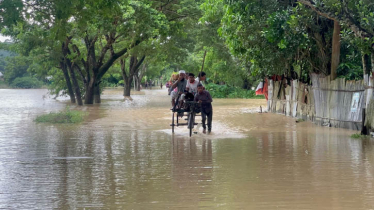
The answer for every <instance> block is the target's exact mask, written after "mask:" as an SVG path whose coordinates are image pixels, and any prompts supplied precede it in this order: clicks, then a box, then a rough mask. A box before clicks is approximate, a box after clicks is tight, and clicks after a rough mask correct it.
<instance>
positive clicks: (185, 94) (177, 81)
mask: <svg viewBox="0 0 374 210" xmlns="http://www.w3.org/2000/svg"><path fill="white" fill-rule="evenodd" d="M205 79H206V73H205V72H203V71H201V72H200V73H199V74H198V76H197V77H196V78H195V75H194V74H193V73H186V72H185V71H184V70H180V71H179V72H178V73H177V72H175V73H173V74H172V75H171V78H170V81H169V82H168V83H167V84H166V86H167V87H168V88H169V89H168V91H169V95H170V97H171V105H172V110H173V111H175V110H176V109H182V108H188V107H187V106H186V103H185V102H186V101H195V102H196V103H198V104H199V107H200V109H199V111H200V112H201V118H202V126H203V133H206V132H207V131H206V127H207V126H208V133H210V132H211V131H212V118H213V108H212V102H213V99H212V96H211V95H210V93H209V92H208V91H207V90H206V89H205V87H204V84H203V83H204V81H205ZM182 116H183V113H182ZM207 119H208V122H207V126H206V120H207Z"/></svg>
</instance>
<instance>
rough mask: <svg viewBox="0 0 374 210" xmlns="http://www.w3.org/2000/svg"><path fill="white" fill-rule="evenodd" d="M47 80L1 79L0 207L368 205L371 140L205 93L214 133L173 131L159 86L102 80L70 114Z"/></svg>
mask: <svg viewBox="0 0 374 210" xmlns="http://www.w3.org/2000/svg"><path fill="white" fill-rule="evenodd" d="M46 93H47V91H46V90H0V209H287V210H293V209H294V210H300V209H326V210H327V209H328V210H330V209H339V210H340V209H355V210H361V209H374V187H373V184H374V179H373V176H374V151H373V149H374V142H373V141H372V140H370V139H366V140H362V139H352V138H350V135H351V134H352V133H354V132H352V131H348V130H342V129H334V128H322V127H317V126H315V125H313V124H311V123H309V122H302V123H296V122H295V119H292V118H288V117H285V116H281V115H276V114H270V113H262V114H260V113H257V110H258V109H259V106H261V105H262V106H264V104H265V101H264V100H241V99H240V100H239V99H235V100H230V99H221V100H218V99H217V100H214V102H213V107H214V116H213V132H212V134H211V135H203V134H202V133H201V128H199V129H197V130H196V132H198V133H197V134H195V135H193V137H192V138H189V137H188V130H187V128H186V127H180V128H177V129H176V131H175V134H174V135H172V133H171V129H170V126H169V124H170V123H171V113H170V110H169V108H170V103H169V98H168V96H167V95H166V90H165V89H164V90H146V91H143V92H142V93H141V94H139V93H138V95H133V97H132V98H133V100H124V99H123V97H122V96H121V93H122V91H121V90H115V89H111V90H106V91H105V92H104V95H103V97H102V98H103V101H102V104H101V105H92V106H84V107H76V106H71V108H72V109H80V110H84V111H86V112H87V113H88V115H87V120H86V121H85V122H84V123H82V124H79V125H50V124H36V123H34V122H33V120H34V119H35V117H36V116H38V115H40V114H42V113H48V112H51V111H57V110H62V109H64V108H65V107H66V106H67V105H68V104H69V103H68V100H66V99H63V98H60V99H58V100H53V99H51V98H49V97H48V96H46Z"/></svg>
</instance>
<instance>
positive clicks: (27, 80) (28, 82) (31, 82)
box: [11, 77, 43, 89]
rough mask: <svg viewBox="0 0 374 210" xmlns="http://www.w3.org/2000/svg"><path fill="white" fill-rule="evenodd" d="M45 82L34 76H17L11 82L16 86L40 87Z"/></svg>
mask: <svg viewBox="0 0 374 210" xmlns="http://www.w3.org/2000/svg"><path fill="white" fill-rule="evenodd" d="M42 85H43V83H42V82H41V81H39V80H38V79H36V78H33V77H17V78H16V79H15V80H14V81H13V82H12V84H11V86H12V87H14V88H25V89H29V88H40V87H42Z"/></svg>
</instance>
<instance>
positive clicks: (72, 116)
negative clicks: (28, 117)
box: [35, 107, 85, 123]
mask: <svg viewBox="0 0 374 210" xmlns="http://www.w3.org/2000/svg"><path fill="white" fill-rule="evenodd" d="M84 115H85V114H84V112H82V111H75V110H70V108H69V107H67V108H66V109H65V110H64V111H61V112H57V113H52V112H51V113H49V114H44V115H41V116H39V117H37V118H36V119H35V122H38V123H80V122H82V121H83V118H84Z"/></svg>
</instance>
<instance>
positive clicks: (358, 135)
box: [351, 133, 365, 139]
mask: <svg viewBox="0 0 374 210" xmlns="http://www.w3.org/2000/svg"><path fill="white" fill-rule="evenodd" d="M364 137H365V136H364V135H361V134H360V133H355V134H352V135H351V138H353V139H361V138H364Z"/></svg>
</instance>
